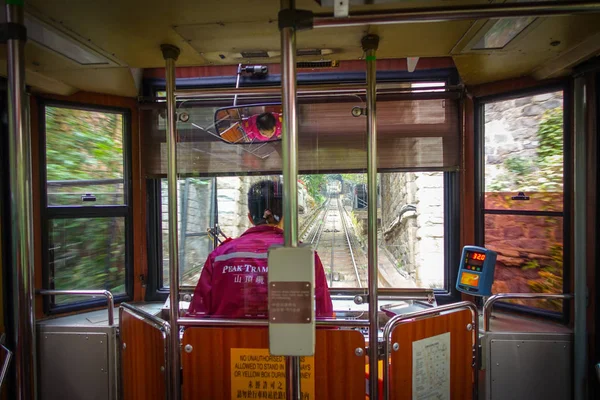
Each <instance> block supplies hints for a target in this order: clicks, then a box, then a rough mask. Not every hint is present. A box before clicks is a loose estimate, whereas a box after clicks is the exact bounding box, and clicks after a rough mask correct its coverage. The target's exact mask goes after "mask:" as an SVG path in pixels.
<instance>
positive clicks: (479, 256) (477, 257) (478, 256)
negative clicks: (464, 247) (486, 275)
mask: <svg viewBox="0 0 600 400" xmlns="http://www.w3.org/2000/svg"><path fill="white" fill-rule="evenodd" d="M471 258H472V259H473V260H479V261H484V260H485V254H483V253H473V254H472V256H471Z"/></svg>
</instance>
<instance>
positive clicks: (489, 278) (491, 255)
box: [456, 246, 496, 296]
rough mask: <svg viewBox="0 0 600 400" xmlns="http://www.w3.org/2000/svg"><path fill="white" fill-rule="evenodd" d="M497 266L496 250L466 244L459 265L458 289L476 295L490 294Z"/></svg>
mask: <svg viewBox="0 0 600 400" xmlns="http://www.w3.org/2000/svg"><path fill="white" fill-rule="evenodd" d="M495 267H496V252H494V251H492V250H488V249H486V248H484V247H478V246H465V247H464V248H463V251H462V257H461V259H460V266H459V267H458V279H457V281H456V289H457V290H458V291H461V292H463V293H467V294H471V295H474V296H490V295H491V294H492V283H494V269H495Z"/></svg>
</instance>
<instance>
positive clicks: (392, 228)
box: [381, 172, 444, 288]
mask: <svg viewBox="0 0 600 400" xmlns="http://www.w3.org/2000/svg"><path fill="white" fill-rule="evenodd" d="M381 193H382V199H381V206H382V227H381V230H382V232H383V243H384V245H385V247H386V248H387V250H388V251H389V252H390V253H391V254H392V256H393V257H394V258H395V261H396V266H397V268H399V269H400V270H401V271H403V272H405V273H407V274H408V275H409V276H410V277H412V278H413V279H414V280H415V282H416V285H417V286H418V287H434V288H441V287H443V284H444V178H443V173H442V172H406V173H387V174H381ZM411 206H412V207H411Z"/></svg>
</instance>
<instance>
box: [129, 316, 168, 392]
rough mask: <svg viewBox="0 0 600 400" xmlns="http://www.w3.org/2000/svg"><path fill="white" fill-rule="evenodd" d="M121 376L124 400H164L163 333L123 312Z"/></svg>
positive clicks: (164, 344) (164, 343)
mask: <svg viewBox="0 0 600 400" xmlns="http://www.w3.org/2000/svg"><path fill="white" fill-rule="evenodd" d="M120 328H121V342H122V343H123V344H125V348H122V349H121V377H122V382H123V383H122V384H123V399H124V400H138V399H139V400H161V399H166V383H165V379H166V375H165V373H166V372H163V371H161V367H166V365H165V346H166V342H165V340H164V339H163V333H162V332H161V331H160V330H158V329H157V328H155V327H154V326H152V325H150V324H148V323H146V322H144V321H143V320H141V319H139V318H138V317H136V316H135V315H133V314H131V313H129V312H128V311H127V310H123V314H122V318H121V323H120Z"/></svg>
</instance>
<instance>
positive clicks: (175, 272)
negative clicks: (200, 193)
mask: <svg viewBox="0 0 600 400" xmlns="http://www.w3.org/2000/svg"><path fill="white" fill-rule="evenodd" d="M160 49H161V50H162V53H163V58H164V59H165V66H166V72H165V78H166V82H167V128H168V130H167V179H168V184H169V197H168V198H169V289H170V303H169V306H170V310H171V315H170V320H169V322H170V324H171V338H170V339H171V340H170V343H169V351H170V353H171V364H170V369H171V370H170V371H169V374H170V375H171V377H170V378H171V379H169V389H170V390H169V392H170V394H171V396H170V399H171V400H179V397H180V391H181V375H180V374H181V372H180V369H181V368H180V358H181V352H180V349H179V347H180V346H179V325H178V324H177V319H178V318H179V254H178V247H179V246H178V244H177V242H178V241H177V131H176V126H175V125H176V119H175V61H176V60H177V58H178V57H179V48H178V47H175V46H172V45H169V44H163V45H161V46H160Z"/></svg>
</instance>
